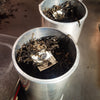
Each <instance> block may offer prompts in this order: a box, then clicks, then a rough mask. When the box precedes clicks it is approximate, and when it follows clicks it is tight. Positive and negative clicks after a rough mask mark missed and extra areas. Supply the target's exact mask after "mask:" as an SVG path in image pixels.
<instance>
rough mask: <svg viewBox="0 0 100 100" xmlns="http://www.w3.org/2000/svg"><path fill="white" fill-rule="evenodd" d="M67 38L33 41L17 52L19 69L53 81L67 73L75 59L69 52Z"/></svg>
mask: <svg viewBox="0 0 100 100" xmlns="http://www.w3.org/2000/svg"><path fill="white" fill-rule="evenodd" d="M65 39H66V38H63V39H60V38H57V37H56V36H46V37H43V38H40V39H33V36H32V39H31V40H29V41H28V42H27V43H25V44H23V45H22V46H21V48H20V49H18V50H17V51H16V53H17V55H16V60H17V63H18V65H19V67H20V68H21V69H22V70H23V71H24V72H26V73H27V74H29V75H31V76H33V77H36V78H41V79H51V78H55V77H58V76H60V75H62V74H64V73H65V72H67V71H68V70H69V69H70V68H71V67H72V65H73V62H74V60H75V58H74V57H72V56H71V54H70V53H69V52H68V50H67V46H66V45H67V44H66V41H65Z"/></svg>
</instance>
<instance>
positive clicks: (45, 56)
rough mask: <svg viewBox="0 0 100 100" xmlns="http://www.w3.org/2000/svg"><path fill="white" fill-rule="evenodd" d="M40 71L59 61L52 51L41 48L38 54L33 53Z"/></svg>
mask: <svg viewBox="0 0 100 100" xmlns="http://www.w3.org/2000/svg"><path fill="white" fill-rule="evenodd" d="M31 57H32V59H33V61H34V62H35V63H36V64H37V68H38V69H39V71H44V70H46V69H48V68H50V67H52V66H53V65H55V64H56V63H57V61H56V59H55V57H54V56H53V55H52V53H51V51H45V50H41V51H40V52H38V54H37V55H34V54H33V55H31Z"/></svg>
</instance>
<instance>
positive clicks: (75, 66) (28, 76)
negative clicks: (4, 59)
mask: <svg viewBox="0 0 100 100" xmlns="http://www.w3.org/2000/svg"><path fill="white" fill-rule="evenodd" d="M38 28H43V27H38ZM44 28H46V27H44ZM34 29H37V28H34ZM34 29H31V30H29V31H32V30H34ZM49 29H53V30H56V29H54V28H49ZM29 31H26V32H25V33H23V35H21V36H20V37H19V38H18V39H17V40H16V42H15V43H14V46H13V49H12V60H13V64H14V66H15V68H16V70H17V71H18V72H19V73H20V74H21V75H22V76H23V77H25V78H26V79H28V80H30V81H32V82H35V83H41V84H49V83H56V82H59V81H61V80H63V79H65V78H68V77H69V76H70V75H71V74H72V73H73V72H74V71H75V69H76V68H77V67H78V64H79V58H80V53H79V49H78V46H77V45H75V48H76V59H75V62H74V64H73V66H72V67H71V69H70V70H69V71H68V72H66V73H65V74H63V75H62V76H59V77H57V78H53V79H39V78H35V77H32V76H30V75H28V74H26V73H25V72H24V71H23V70H22V69H21V68H20V67H19V66H18V64H17V62H16V59H15V48H16V45H17V44H18V41H19V40H20V39H21V38H22V37H23V36H24V35H25V34H27V33H28V32H29ZM56 31H58V30H56ZM58 32H60V31H58Z"/></svg>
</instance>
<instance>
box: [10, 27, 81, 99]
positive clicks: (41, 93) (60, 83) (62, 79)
mask: <svg viewBox="0 0 100 100" xmlns="http://www.w3.org/2000/svg"><path fill="white" fill-rule="evenodd" d="M33 33H34V38H35V39H39V38H42V37H46V36H56V37H58V38H63V37H66V39H67V40H66V41H67V44H65V43H63V44H64V45H66V47H68V48H67V49H68V50H69V51H70V53H71V55H72V57H74V62H73V65H72V67H71V68H70V69H69V70H68V71H67V72H65V73H64V74H62V75H61V76H59V77H56V78H51V79H40V78H36V77H33V76H30V75H29V74H27V73H26V72H25V71H23V70H22V69H21V68H20V66H19V65H18V63H17V61H16V55H17V52H16V51H17V50H18V49H19V48H21V46H22V45H23V44H24V43H27V42H28V41H29V40H30V39H32V34H33ZM12 60H13V63H14V66H15V68H16V70H17V71H18V73H19V77H20V78H21V81H22V82H25V83H27V82H28V83H29V88H28V90H27V91H29V93H28V94H29V96H30V98H32V99H30V100H60V99H61V98H62V97H63V96H62V94H63V89H64V88H66V86H65V84H66V82H67V81H68V79H69V78H70V76H71V75H72V74H73V73H74V71H75V70H76V68H77V66H78V63H79V50H78V46H77V45H76V44H75V43H74V42H73V40H72V39H71V38H69V37H68V36H67V35H65V34H63V33H62V32H60V31H58V30H56V29H52V28H35V29H31V30H29V31H27V32H25V33H24V34H22V35H21V36H20V37H19V38H18V39H17V40H16V42H15V44H14V46H13V50H12ZM54 74H55V73H54Z"/></svg>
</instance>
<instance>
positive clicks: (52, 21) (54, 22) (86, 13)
mask: <svg viewBox="0 0 100 100" xmlns="http://www.w3.org/2000/svg"><path fill="white" fill-rule="evenodd" d="M44 2H45V1H42V2H41V3H40V4H39V12H40V14H41V15H42V16H43V18H44V19H46V20H48V21H49V22H51V23H53V24H72V23H77V21H73V22H66V23H63V22H58V21H54V20H51V19H50V18H48V17H47V16H45V15H44V14H43V11H42V10H41V6H42V4H43V3H44ZM79 2H80V3H81V4H82V5H83V6H84V8H85V11H86V12H85V15H84V16H83V17H82V18H81V19H80V20H79V21H82V20H84V19H86V17H87V15H88V9H87V7H86V6H85V4H84V3H83V2H82V1H79Z"/></svg>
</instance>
